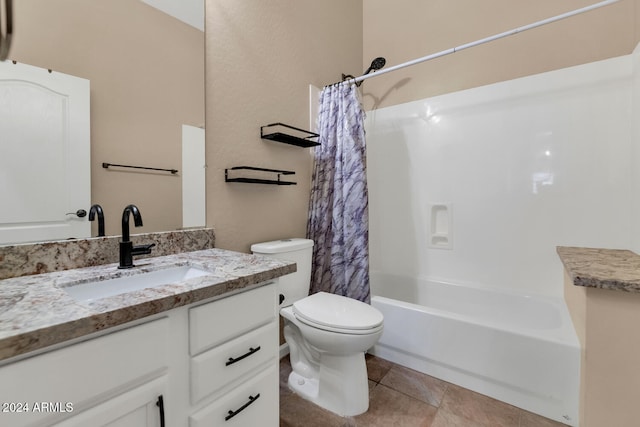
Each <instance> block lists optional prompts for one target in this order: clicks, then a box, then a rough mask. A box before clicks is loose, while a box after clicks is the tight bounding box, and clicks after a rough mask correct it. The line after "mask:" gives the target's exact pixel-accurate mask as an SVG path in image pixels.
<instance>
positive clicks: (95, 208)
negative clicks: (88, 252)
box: [89, 205, 104, 237]
mask: <svg viewBox="0 0 640 427" xmlns="http://www.w3.org/2000/svg"><path fill="white" fill-rule="evenodd" d="M96 214H98V237H102V236H104V211H103V210H102V206H100V205H93V206H91V209H89V221H93V220H94V219H95V217H96Z"/></svg>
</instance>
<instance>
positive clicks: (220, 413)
mask: <svg viewBox="0 0 640 427" xmlns="http://www.w3.org/2000/svg"><path fill="white" fill-rule="evenodd" d="M278 378H279V376H278V367H277V366H273V365H271V366H269V367H268V368H266V369H264V370H262V371H261V372H260V373H258V374H257V375H255V376H253V377H252V378H251V379H250V380H249V381H246V382H245V383H243V384H242V385H241V386H239V387H237V388H235V389H233V390H232V391H231V392H230V393H229V394H227V395H225V396H224V397H222V398H220V399H218V400H216V401H214V402H213V403H211V404H210V405H208V406H206V407H205V408H203V409H202V410H200V411H198V412H196V413H195V414H193V415H192V416H191V417H190V418H189V427H217V426H225V427H251V426H277V425H278V423H279V411H278V406H279V404H278V399H279V390H278Z"/></svg>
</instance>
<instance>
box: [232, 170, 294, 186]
mask: <svg viewBox="0 0 640 427" xmlns="http://www.w3.org/2000/svg"><path fill="white" fill-rule="evenodd" d="M238 170H245V171H258V172H268V173H275V174H277V179H265V178H252V177H246V176H245V177H237V178H229V171H238ZM294 174H295V172H294V171H283V170H278V169H265V168H256V167H253V166H234V167H232V168H228V169H225V170H224V180H225V182H244V183H249V184H270V185H296V183H295V182H292V181H281V180H280V175H294Z"/></svg>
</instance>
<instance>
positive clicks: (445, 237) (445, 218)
mask: <svg viewBox="0 0 640 427" xmlns="http://www.w3.org/2000/svg"><path fill="white" fill-rule="evenodd" d="M428 239H429V247H431V248H434V249H453V211H452V206H451V203H433V204H430V205H429V237H428Z"/></svg>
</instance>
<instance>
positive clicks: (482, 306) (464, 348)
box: [369, 273, 581, 426]
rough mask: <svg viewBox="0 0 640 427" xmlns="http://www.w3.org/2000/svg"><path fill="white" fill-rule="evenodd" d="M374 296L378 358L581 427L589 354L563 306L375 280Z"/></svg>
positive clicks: (522, 297) (533, 299)
mask: <svg viewBox="0 0 640 427" xmlns="http://www.w3.org/2000/svg"><path fill="white" fill-rule="evenodd" d="M380 283H384V285H382V286H380V285H379V284H380ZM371 288H372V294H373V297H372V298H371V304H372V305H373V306H374V307H376V308H377V309H378V310H380V311H381V312H382V314H384V332H383V334H382V337H381V338H380V341H379V342H378V344H376V345H375V346H374V347H373V348H372V349H371V350H370V351H369V352H370V353H372V354H374V355H377V356H379V357H382V358H384V359H387V360H390V361H392V362H394V363H397V364H400V365H403V366H406V367H408V368H411V369H415V370H417V371H420V372H424V373H426V374H428V375H431V376H434V377H436V378H440V379H442V380H445V381H448V382H450V383H454V384H457V385H459V386H462V387H465V388H468V389H470V390H474V391H476V392H478V393H481V394H484V395H487V396H491V397H493V398H495V399H498V400H501V401H503V402H507V403H509V404H511V405H514V406H517V407H519V408H522V409H525V410H528V411H531V412H534V413H537V414H540V415H542V416H545V417H547V418H551V419H554V420H556V421H560V422H563V423H565V424H569V425H573V426H575V425H578V402H579V385H580V351H581V350H580V344H579V342H578V339H577V337H576V334H575V330H574V329H573V324H572V322H571V318H570V317H569V313H568V310H567V308H566V305H565V304H564V300H562V299H561V298H557V299H555V298H551V297H537V296H536V297H534V296H528V295H520V294H516V293H510V292H505V291H501V290H500V291H498V290H494V289H484V288H479V287H474V286H461V285H456V284H450V283H444V282H436V281H426V280H417V279H408V278H400V277H393V276H387V277H380V276H379V275H376V274H374V273H372V277H371Z"/></svg>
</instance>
